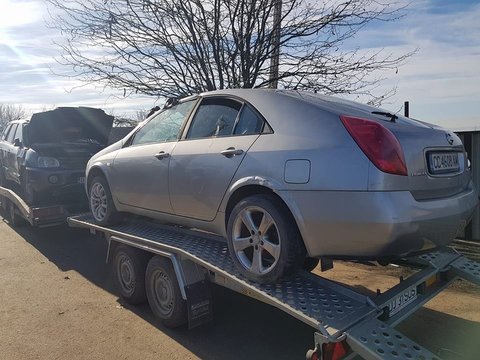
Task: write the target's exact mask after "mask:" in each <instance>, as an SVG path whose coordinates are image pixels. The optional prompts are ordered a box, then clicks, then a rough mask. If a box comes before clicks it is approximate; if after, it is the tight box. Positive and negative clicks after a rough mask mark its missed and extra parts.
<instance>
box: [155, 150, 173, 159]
mask: <svg viewBox="0 0 480 360" xmlns="http://www.w3.org/2000/svg"><path fill="white" fill-rule="evenodd" d="M154 156H155V157H156V158H157V159H158V160H163V159H166V158H168V157H169V156H170V154H169V153H166V152H165V151H160V152H159V153H158V154H155V155H154Z"/></svg>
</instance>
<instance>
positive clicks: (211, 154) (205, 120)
mask: <svg viewBox="0 0 480 360" xmlns="http://www.w3.org/2000/svg"><path fill="white" fill-rule="evenodd" d="M262 129H263V119H262V118H261V117H260V116H259V115H258V114H257V113H256V112H255V111H254V110H253V109H252V108H250V107H249V106H248V105H246V104H243V103H242V102H239V101H236V100H233V99H226V98H220V97H214V98H206V99H203V101H202V103H201V104H200V106H199V107H198V109H197V111H196V114H195V116H194V117H193V120H192V122H191V124H190V126H189V129H188V132H187V134H186V135H185V138H184V139H182V140H180V141H179V142H178V143H177V145H176V146H175V149H174V150H173V154H172V157H171V160H170V174H169V177H170V181H169V182H170V200H171V202H172V206H173V210H174V213H175V214H177V215H181V216H187V217H192V218H195V219H201V220H206V221H210V220H213V219H214V218H215V216H216V213H217V210H218V207H219V206H220V202H221V201H222V198H223V196H224V194H225V192H226V190H227V188H228V186H229V184H230V182H231V180H232V178H233V176H234V175H235V173H236V171H237V169H238V167H239V166H240V164H241V162H242V160H243V158H244V156H245V154H246V152H247V151H248V150H249V148H250V147H251V146H252V144H253V143H254V142H255V140H256V139H257V138H258V136H259V134H260V133H261V131H262Z"/></svg>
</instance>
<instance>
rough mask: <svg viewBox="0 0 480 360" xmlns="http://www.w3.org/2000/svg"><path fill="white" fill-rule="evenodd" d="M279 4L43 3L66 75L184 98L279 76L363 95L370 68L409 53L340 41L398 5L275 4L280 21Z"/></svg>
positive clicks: (165, 0)
mask: <svg viewBox="0 0 480 360" xmlns="http://www.w3.org/2000/svg"><path fill="white" fill-rule="evenodd" d="M278 1H279V0H115V1H113V0H48V2H49V3H50V4H51V5H53V8H51V10H52V11H51V18H52V21H51V23H50V25H51V26H52V27H54V28H56V29H59V30H60V31H61V32H62V34H64V36H65V40H64V41H63V42H61V43H59V44H58V45H59V46H60V47H61V50H62V52H61V54H62V55H61V56H60V57H59V58H58V59H57V60H58V61H59V62H60V63H61V64H64V65H68V66H71V67H73V72H71V71H69V72H68V73H67V74H66V75H67V76H72V77H77V78H80V79H82V80H83V81H86V82H96V83H98V82H100V83H103V85H105V86H110V87H113V88H118V89H123V91H124V95H129V94H133V93H140V94H146V95H153V96H162V97H168V96H185V95H189V94H192V93H197V92H201V91H208V90H214V89H222V88H237V87H243V88H251V87H264V86H268V85H269V84H270V83H271V82H278V86H279V87H283V88H292V89H309V90H314V91H319V92H322V93H327V94H343V93H351V94H364V95H367V96H372V95H373V93H374V92H375V88H376V87H377V86H378V83H379V81H381V80H382V78H381V77H379V76H377V77H372V73H374V72H375V71H378V70H385V69H395V68H397V67H398V66H399V65H400V64H402V63H403V62H404V61H405V60H406V59H407V58H408V57H409V56H410V55H411V53H409V54H404V55H402V56H393V55H391V54H384V53H383V52H382V51H378V52H364V51H362V50H361V49H358V48H357V49H353V50H348V49H345V48H344V47H342V45H343V44H344V43H345V41H346V40H347V39H351V38H352V37H354V36H355V35H356V34H357V32H358V31H360V30H361V29H362V28H363V27H364V26H365V25H367V24H368V23H370V22H373V21H395V20H398V19H399V18H400V17H401V16H402V8H401V7H399V5H398V4H393V5H392V2H391V1H390V2H388V3H382V2H381V0H343V1H340V0H330V1H328V0H326V1H320V0H319V1H312V0H283V1H282V2H281V13H280V24H281V26H280V27H279V26H277V25H278V16H276V17H274V16H273V15H274V10H275V8H276V6H277V4H278ZM277 8H278V7H277ZM274 18H276V19H277V20H274ZM276 29H279V34H278V31H273V30H276ZM275 54H278V56H279V69H278V75H277V77H275V76H274V77H272V76H269V75H270V73H271V59H272V56H273V55H275ZM272 66H273V65H272ZM273 73H276V72H273ZM64 75H65V74H64Z"/></svg>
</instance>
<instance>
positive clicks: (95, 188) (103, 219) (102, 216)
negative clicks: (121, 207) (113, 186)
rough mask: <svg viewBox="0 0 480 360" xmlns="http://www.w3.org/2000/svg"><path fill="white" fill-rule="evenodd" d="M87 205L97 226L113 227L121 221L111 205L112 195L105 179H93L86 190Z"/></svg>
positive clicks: (99, 177)
mask: <svg viewBox="0 0 480 360" xmlns="http://www.w3.org/2000/svg"><path fill="white" fill-rule="evenodd" d="M88 203H89V205H90V211H91V212H92V215H93V218H94V219H95V222H96V223H97V224H99V225H115V224H118V223H120V222H121V221H122V216H121V214H120V213H119V212H118V211H117V209H116V208H115V204H114V203H113V198H112V193H111V192H110V187H109V186H108V182H107V180H106V179H105V177H103V176H96V177H94V178H93V180H92V182H91V183H90V186H89V189H88Z"/></svg>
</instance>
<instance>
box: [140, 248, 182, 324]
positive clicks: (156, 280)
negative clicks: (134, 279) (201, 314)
mask: <svg viewBox="0 0 480 360" xmlns="http://www.w3.org/2000/svg"><path fill="white" fill-rule="evenodd" d="M145 289H146V292H147V299H148V303H149V304H150V308H151V309H152V312H153V313H154V315H155V316H156V317H157V318H158V319H159V320H160V321H161V322H162V324H163V325H165V326H166V327H169V328H177V327H180V326H182V325H185V324H186V323H187V321H188V313H187V302H186V301H185V300H184V299H183V298H182V294H181V292H180V287H179V286H178V280H177V276H176V274H175V271H174V269H173V265H172V262H171V261H170V260H169V259H166V258H164V257H160V256H154V257H152V258H151V259H150V261H149V262H148V266H147V271H146V274H145Z"/></svg>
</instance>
